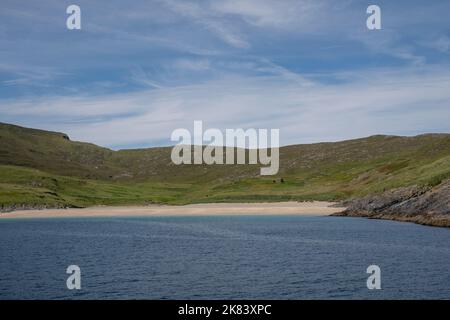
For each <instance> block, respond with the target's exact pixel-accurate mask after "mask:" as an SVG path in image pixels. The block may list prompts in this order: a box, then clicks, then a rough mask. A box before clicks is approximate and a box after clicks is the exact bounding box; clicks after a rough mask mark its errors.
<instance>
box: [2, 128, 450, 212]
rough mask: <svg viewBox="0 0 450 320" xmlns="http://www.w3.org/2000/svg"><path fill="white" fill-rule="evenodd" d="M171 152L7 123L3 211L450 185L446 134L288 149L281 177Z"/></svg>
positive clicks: (311, 196) (310, 196)
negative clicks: (191, 161)
mask: <svg viewBox="0 0 450 320" xmlns="http://www.w3.org/2000/svg"><path fill="white" fill-rule="evenodd" d="M170 151H171V149H170V148H150V149H137V150H121V151H112V150H109V149H106V148H101V147H98V146H95V145H93V144H88V143H82V142H73V141H70V140H68V138H67V136H65V135H64V134H62V133H55V132H47V131H41V130H34V129H27V128H21V127H17V126H12V125H6V124H0V205H3V206H12V205H35V206H44V205H46V206H76V207H84V206H91V205H129V204H147V203H167V204H188V203H201V202H238V201H242V202H260V201H286V200H297V201H303V200H342V199H346V198H349V197H353V196H363V195H367V194H372V193H378V192H383V191H384V190H389V189H392V188H397V187H402V186H409V185H413V184H418V185H429V186H435V185H438V184H440V183H441V182H442V181H444V180H446V179H449V178H450V135H446V134H440V135H436V134H434V135H421V136H417V137H395V136H373V137H368V138H364V139H356V140H349V141H343V142H336V143H319V144H310V145H295V146H288V147H283V148H281V149H280V171H279V173H278V175H276V176H269V177H268V176H266V177H264V176H259V165H257V166H255V165H246V166H244V165H212V166H207V165H181V166H175V165H174V164H172V163H171V161H170ZM281 179H283V181H284V182H281Z"/></svg>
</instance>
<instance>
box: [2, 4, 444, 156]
mask: <svg viewBox="0 0 450 320" xmlns="http://www.w3.org/2000/svg"><path fill="white" fill-rule="evenodd" d="M71 4H76V5H78V6H79V7H80V8H81V30H68V29H67V27H66V19H67V17H68V16H69V15H68V14H67V13H66V8H67V7H68V6H69V5H71ZM372 4H374V5H378V6H379V7H380V8H381V30H369V29H368V28H367V27H366V19H367V18H368V16H369V14H367V13H366V9H367V7H368V6H369V5H372ZM449 21H450V1H448V0H442V1H440V0H433V1H426V2H425V1H418V0H408V1H406V0H398V1H379V0H374V1H370V2H369V1H361V0H341V1H328V0H273V1H268V0H215V1H193V0H150V1H149V0H147V1H143V0H134V1H118V0H96V1H91V0H70V1H66V0H40V1H25V0H1V1H0V122H6V123H13V124H17V125H22V126H27V127H33V128H40V129H45V130H52V131H59V132H65V133H67V134H69V136H70V137H71V139H72V140H79V141H87V142H92V143H96V144H99V145H102V146H106V147H110V148H113V149H121V148H138V147H151V146H162V145H171V144H174V142H171V141H170V136H171V133H172V131H173V130H175V129H177V128H186V129H189V130H192V129H193V122H194V120H202V121H203V126H204V128H205V129H206V128H218V129H221V130H223V131H225V129H226V128H229V129H234V128H244V129H248V128H256V129H258V128H261V129H262V128H263V129H279V130H280V143H281V145H289V144H296V143H312V142H320V141H338V140H344V139H352V138H359V137H365V136H369V135H374V134H391V135H416V134H421V133H429V132H447V133H448V132H450V121H449V120H450V22H449Z"/></svg>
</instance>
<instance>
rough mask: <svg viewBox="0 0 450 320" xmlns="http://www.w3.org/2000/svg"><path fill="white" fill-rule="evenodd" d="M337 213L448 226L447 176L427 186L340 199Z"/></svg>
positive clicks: (449, 184)
mask: <svg viewBox="0 0 450 320" xmlns="http://www.w3.org/2000/svg"><path fill="white" fill-rule="evenodd" d="M342 204H343V206H345V207H347V209H346V210H345V211H343V212H340V213H337V214H335V215H338V216H353V217H368V218H374V219H390V220H398V221H410V222H415V223H420V224H425V225H432V226H439V227H450V180H447V181H445V182H443V183H441V184H440V185H438V186H436V187H434V188H430V187H418V186H412V187H406V188H399V189H394V190H390V191H386V192H384V193H382V194H377V195H369V196H366V197H364V198H360V199H351V200H348V201H344V202H343V203H342Z"/></svg>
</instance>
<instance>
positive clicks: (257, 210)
mask: <svg viewBox="0 0 450 320" xmlns="http://www.w3.org/2000/svg"><path fill="white" fill-rule="evenodd" d="M332 204H334V203H333V202H322V201H314V202H275V203H206V204H190V205H185V206H169V205H149V206H135V207H133V206H127V207H109V206H99V207H90V208H84V209H43V210H19V211H13V212H6V213H1V214H0V219H2V218H3V219H4V218H56V217H58V218H59V217H127V216H128V217H134V216H209V215H270V214H279V215H314V216H323V215H330V214H332V213H335V212H339V211H342V210H343V208H332V207H330V205H332Z"/></svg>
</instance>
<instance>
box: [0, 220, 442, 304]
mask: <svg viewBox="0 0 450 320" xmlns="http://www.w3.org/2000/svg"><path fill="white" fill-rule="evenodd" d="M72 264H75V265H78V266H79V267H80V268H81V286H82V289H81V290H79V291H77V290H68V289H67V288H66V279H67V277H68V275H67V274H66V268H67V266H69V265H72ZM371 264H376V265H379V266H380V268H381V286H382V289H381V290H368V289H367V287H366V280H367V277H368V274H366V268H367V266H369V265H371ZM449 268H450V229H443V228H434V227H425V226H419V225H415V224H410V223H400V222H393V221H380V220H367V219H359V218H340V217H293V216H276V217H275V216H258V217H255V216H253V217H250V216H242V217H227V216H216V217H152V218H101V219H100V218H90V219H40V220H2V221H0V298H1V299H9V298H18V299H36V298H38V299H66V298H81V299H95V298H106V299H117V298H121V299H123V298H138V299H141V298H143V299H232V298H234V299H241V298H242V299H313V298H327V299H328V298H331V299H340V298H351V299H355V298H370V299H380V298H394V299H400V298H412V299H419V298H441V299H442V298H444V299H450V269H449Z"/></svg>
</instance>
